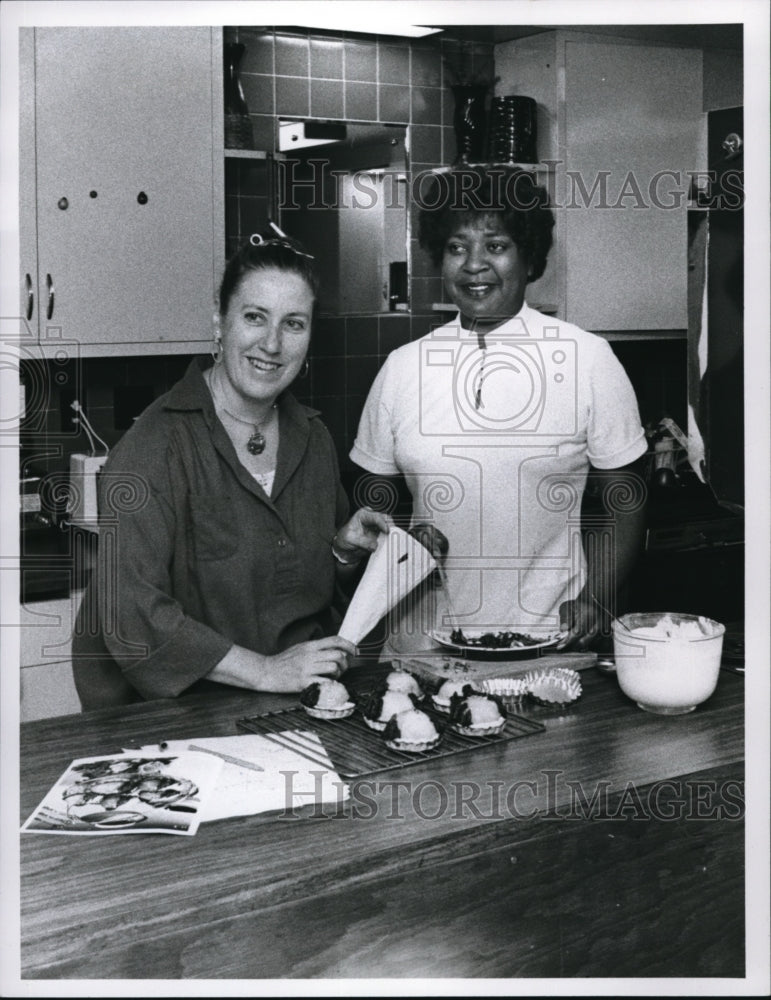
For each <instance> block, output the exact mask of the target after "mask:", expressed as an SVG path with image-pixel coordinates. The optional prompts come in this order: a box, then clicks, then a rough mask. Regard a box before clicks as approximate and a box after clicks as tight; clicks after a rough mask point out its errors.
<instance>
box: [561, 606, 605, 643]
mask: <svg viewBox="0 0 771 1000" xmlns="http://www.w3.org/2000/svg"><path fill="white" fill-rule="evenodd" d="M601 624H602V622H601V613H600V610H599V608H598V607H597V605H596V604H595V603H594V601H593V600H592V597H591V594H579V595H578V597H576V598H575V599H574V600H571V601H564V602H563V603H562V604H561V605H560V630H561V631H562V632H564V633H565V636H564V638H563V639H561V640H560V641H559V642H558V643H557V645H556V646H555V647H554V648H555V649H556V650H567V649H572V650H575V651H577V652H581V651H582V650H585V649H588V648H589V646H590V645H591V644H592V643H593V641H594V640H595V639H596V638H597V636H598V635H599V632H600V626H601Z"/></svg>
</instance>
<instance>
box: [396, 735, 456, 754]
mask: <svg viewBox="0 0 771 1000" xmlns="http://www.w3.org/2000/svg"><path fill="white" fill-rule="evenodd" d="M441 739H442V737H441V736H437V737H436V739H434V740H426V741H425V742H423V743H410V742H408V741H407V740H386V741H385V743H386V746H387V747H390V748H391V749H392V750H404V751H405V752H406V753H423V752H424V751H425V750H433V749H434V747H435V746H438V745H439V743H440V741H441Z"/></svg>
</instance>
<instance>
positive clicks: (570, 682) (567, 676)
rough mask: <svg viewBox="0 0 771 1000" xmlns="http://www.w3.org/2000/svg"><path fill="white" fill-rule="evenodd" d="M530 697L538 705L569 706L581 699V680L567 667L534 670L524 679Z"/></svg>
mask: <svg viewBox="0 0 771 1000" xmlns="http://www.w3.org/2000/svg"><path fill="white" fill-rule="evenodd" d="M524 681H525V684H526V685H527V690H528V692H529V693H530V696H531V697H532V698H533V699H534V700H535V701H537V702H538V704H539V705H546V706H549V707H552V706H554V707H557V706H563V705H570V704H572V702H574V701H577V700H578V699H579V698H580V697H581V692H582V688H581V678H580V677H579V675H578V673H577V672H576V671H575V670H570V669H569V668H568V667H554V668H552V669H550V670H534V671H531V672H530V673H528V674H526V675H525V677H524Z"/></svg>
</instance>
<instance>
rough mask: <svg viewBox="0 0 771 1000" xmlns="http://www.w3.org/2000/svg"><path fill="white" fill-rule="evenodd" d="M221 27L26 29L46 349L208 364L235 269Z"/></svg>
mask: <svg viewBox="0 0 771 1000" xmlns="http://www.w3.org/2000/svg"><path fill="white" fill-rule="evenodd" d="M220 51H221V30H220V29H212V28H210V27H173V28H160V27H152V28H139V27H138V28H133V27H132V28H128V27H117V28H53V27H51V28H35V29H26V30H23V31H22V33H21V52H20V56H21V84H22V94H21V131H20V141H21V164H22V169H21V175H22V181H21V252H22V266H21V280H22V290H21V291H22V303H21V306H22V313H21V315H22V316H24V317H25V318H26V319H27V322H28V327H29V332H30V334H31V336H32V338H33V339H35V338H36V339H37V341H38V342H39V344H40V349H41V353H42V354H44V355H46V356H54V355H56V352H57V351H59V350H61V347H62V345H77V348H78V350H79V353H80V354H81V355H82V356H93V355H100V354H108V353H109V354H115V353H120V354H149V353H163V354H168V353H179V352H184V353H188V352H190V353H194V352H196V351H202V350H205V349H206V345H207V343H208V342H209V340H210V338H211V314H212V310H213V305H214V299H215V291H216V282H217V280H218V276H219V271H220V268H221V264H222V257H223V246H224V240H223V231H222V216H223V194H222V190H223V179H222V175H223V163H222V155H221V150H222V113H223V112H222V73H221V56H220Z"/></svg>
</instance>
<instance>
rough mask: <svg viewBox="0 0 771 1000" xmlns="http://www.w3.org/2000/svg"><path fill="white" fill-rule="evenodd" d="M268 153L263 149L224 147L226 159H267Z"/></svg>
mask: <svg viewBox="0 0 771 1000" xmlns="http://www.w3.org/2000/svg"><path fill="white" fill-rule="evenodd" d="M267 158H268V153H267V152H266V151H265V150H264V149H226V150H225V159H227V160H267Z"/></svg>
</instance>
